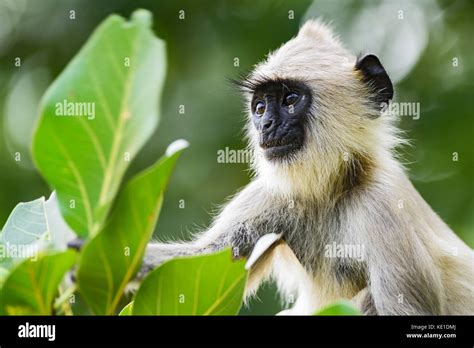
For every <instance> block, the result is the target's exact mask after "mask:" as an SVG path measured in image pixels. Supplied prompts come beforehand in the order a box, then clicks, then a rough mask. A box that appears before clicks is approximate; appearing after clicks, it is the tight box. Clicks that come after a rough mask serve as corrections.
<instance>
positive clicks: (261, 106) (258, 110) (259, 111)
mask: <svg viewBox="0 0 474 348" xmlns="http://www.w3.org/2000/svg"><path fill="white" fill-rule="evenodd" d="M265 109H266V105H265V103H264V102H263V101H261V100H260V101H259V102H257V104H255V114H256V115H257V116H262V115H263V114H264V113H265Z"/></svg>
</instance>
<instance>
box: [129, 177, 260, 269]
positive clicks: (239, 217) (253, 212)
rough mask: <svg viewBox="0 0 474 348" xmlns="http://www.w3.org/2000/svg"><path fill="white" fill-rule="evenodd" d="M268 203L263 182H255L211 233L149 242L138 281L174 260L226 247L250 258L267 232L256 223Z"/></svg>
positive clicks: (244, 190)
mask: <svg viewBox="0 0 474 348" xmlns="http://www.w3.org/2000/svg"><path fill="white" fill-rule="evenodd" d="M268 201H269V200H268V199H267V193H266V192H265V190H263V189H262V186H261V184H260V183H259V181H258V180H256V181H253V182H252V183H250V184H249V185H248V186H246V187H245V188H244V189H243V190H242V191H241V192H239V193H238V194H237V195H236V196H235V197H234V198H233V199H232V200H231V201H230V202H229V203H228V204H227V205H226V206H225V208H224V209H223V210H222V212H221V213H220V214H219V215H218V216H217V218H216V219H215V220H214V222H213V224H212V225H211V227H210V228H209V229H208V230H207V231H204V232H202V233H199V234H198V235H196V236H195V237H194V238H193V240H191V241H189V242H181V243H154V242H152V243H149V244H148V245H147V248H146V251H145V257H144V261H143V265H142V268H141V270H140V272H139V274H138V278H141V277H143V276H144V275H146V274H147V273H148V272H150V271H151V270H153V269H154V268H156V267H157V266H159V265H160V264H162V263H163V262H165V261H167V260H169V259H172V258H174V257H179V256H191V255H200V254H206V253H211V252H215V251H219V250H222V249H224V248H226V247H232V250H233V254H234V257H235V258H239V257H248V256H249V254H250V253H251V251H252V249H253V246H254V245H255V243H256V242H257V240H258V239H259V238H260V236H261V235H263V234H265V233H266V232H265V231H261V230H260V229H259V224H257V223H256V221H257V220H258V218H259V216H260V215H261V213H262V212H263V211H264V210H265V204H266V202H268ZM256 203H257V204H256Z"/></svg>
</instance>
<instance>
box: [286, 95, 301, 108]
mask: <svg viewBox="0 0 474 348" xmlns="http://www.w3.org/2000/svg"><path fill="white" fill-rule="evenodd" d="M299 97H300V95H299V94H298V93H296V92H288V93H286V94H285V96H284V97H283V104H284V105H286V106H290V105H293V104H295V103H296V102H297V101H298V99H299Z"/></svg>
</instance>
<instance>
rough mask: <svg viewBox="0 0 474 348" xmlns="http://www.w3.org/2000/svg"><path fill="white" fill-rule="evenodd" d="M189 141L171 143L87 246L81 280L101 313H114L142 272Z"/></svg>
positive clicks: (89, 301)
mask: <svg viewBox="0 0 474 348" xmlns="http://www.w3.org/2000/svg"><path fill="white" fill-rule="evenodd" d="M186 146H187V143H186V142H185V141H183V140H181V141H179V140H178V141H177V142H175V143H173V144H171V145H170V147H169V148H168V151H167V155H166V156H165V157H164V158H162V159H161V160H160V161H158V162H157V163H156V164H154V165H153V166H152V167H150V168H149V169H147V170H146V171H144V172H142V173H140V174H139V175H137V176H136V177H134V178H133V179H132V180H130V181H129V182H128V184H127V185H126V187H125V188H124V190H123V191H121V193H120V195H119V198H118V203H117V206H116V207H115V209H114V211H113V213H112V216H111V218H110V220H109V221H108V223H107V224H106V225H105V227H104V229H103V230H102V231H101V232H100V233H99V234H98V235H96V236H95V237H94V238H93V239H92V240H90V241H89V242H88V243H86V245H85V246H84V248H83V250H82V253H81V258H80V263H79V268H78V273H77V282H78V286H79V291H80V293H81V294H82V296H83V297H84V299H85V300H86V302H87V304H88V305H89V306H90V308H91V309H92V311H94V312H95V313H97V314H109V315H110V314H114V313H115V310H116V308H117V305H118V304H119V301H120V298H121V297H122V294H123V291H124V290H125V288H126V286H127V284H128V283H129V282H130V280H132V277H133V276H134V275H135V273H136V272H137V271H138V269H139V267H140V265H141V261H142V258H143V253H144V250H145V247H146V245H147V242H148V241H149V240H150V238H151V236H152V234H153V230H154V228H155V224H156V220H157V218H158V214H159V212H160V209H161V204H162V202H163V192H164V190H165V188H166V185H167V183H168V179H169V177H170V175H171V172H172V170H173V168H174V165H175V162H176V160H177V158H178V157H179V155H180V153H181V152H182V150H183V148H184V147H186Z"/></svg>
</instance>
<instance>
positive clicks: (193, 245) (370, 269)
mask: <svg viewBox="0 0 474 348" xmlns="http://www.w3.org/2000/svg"><path fill="white" fill-rule="evenodd" d="M240 86H241V88H242V89H243V91H244V94H245V96H246V99H247V103H248V114H249V116H248V125H247V134H248V139H249V147H250V149H252V151H254V154H255V160H254V163H253V164H252V166H253V170H254V173H255V175H254V178H253V180H252V181H251V182H250V183H249V184H248V185H247V186H246V187H245V188H244V189H242V190H241V191H240V192H239V193H238V194H237V195H236V196H235V197H234V198H233V199H232V200H231V201H230V202H229V203H228V204H227V205H226V206H225V207H224V208H223V210H222V212H221V213H220V214H219V215H218V216H217V217H216V218H215V220H214V222H213V223H212V225H211V226H210V228H209V229H208V230H207V231H204V232H202V233H200V234H198V235H197V236H195V238H194V239H193V240H192V241H190V242H182V243H169V244H166V243H150V244H149V245H148V247H147V251H146V255H145V258H144V264H143V268H142V274H144V273H146V272H148V271H150V270H151V269H153V268H155V267H156V266H157V265H159V264H161V263H162V262H164V261H166V260H168V259H170V258H173V257H176V256H185V255H197V254H203V253H209V252H213V251H218V250H221V249H223V248H225V247H232V248H233V250H234V256H235V257H249V255H250V254H251V252H252V250H253V248H254V246H255V244H256V243H257V241H258V240H259V239H260V238H261V237H262V236H265V235H267V234H272V233H274V234H277V235H278V236H279V238H280V239H279V240H277V241H276V242H275V243H273V244H272V246H271V247H269V248H268V250H266V252H264V253H263V255H262V256H261V257H259V258H258V260H256V261H255V262H254V263H253V265H252V267H251V269H250V275H249V281H248V285H247V289H246V294H247V295H251V294H253V293H255V291H256V290H257V288H258V286H259V284H261V282H262V281H264V280H266V279H268V278H273V279H274V280H275V281H276V284H277V286H278V289H279V291H280V292H281V294H282V296H283V297H284V298H287V299H288V298H292V297H293V296H294V298H295V301H294V304H293V307H292V308H291V309H289V310H287V311H285V313H286V314H313V313H314V312H315V311H316V310H317V309H318V308H320V307H321V306H324V305H326V304H328V303H330V302H332V301H335V300H339V299H352V300H353V301H354V303H356V304H357V306H358V307H359V308H360V309H361V310H362V311H363V313H365V314H374V315H375V314H378V315H414V314H474V252H473V250H472V249H470V248H469V247H468V246H467V245H465V244H464V243H463V242H462V241H461V240H460V239H459V238H458V237H457V236H456V235H455V234H454V233H453V232H452V231H451V229H450V228H449V227H448V226H447V225H446V224H445V223H444V222H443V221H442V220H441V219H440V217H438V215H437V214H436V213H435V212H434V211H433V210H432V209H431V208H430V207H429V205H428V204H427V203H426V202H425V201H424V200H423V198H422V197H421V196H420V194H419V193H418V192H417V191H416V189H415V188H414V187H413V185H412V184H411V183H410V181H409V179H408V177H407V175H406V174H405V170H404V168H403V166H402V165H401V164H400V162H399V161H398V160H397V158H396V155H395V148H396V147H397V146H398V145H400V144H402V143H404V141H403V140H402V138H401V136H400V131H399V130H397V128H396V126H395V121H396V119H395V117H394V116H392V115H385V114H383V112H382V111H383V110H382V109H383V108H381V105H383V103H388V102H389V101H390V100H391V99H392V97H393V87H392V83H391V81H390V78H389V77H388V75H387V72H386V71H385V69H384V68H383V66H382V64H381V63H380V61H379V60H378V58H377V57H376V56H374V55H366V56H363V57H359V58H356V57H355V56H353V55H352V54H351V53H349V52H348V51H347V50H346V49H345V48H343V46H342V45H341V44H340V42H339V41H338V39H337V38H336V37H335V36H334V34H333V33H332V32H331V30H330V29H329V28H328V27H327V26H325V25H324V24H322V23H321V22H319V21H308V22H307V23H306V24H305V25H304V26H303V27H302V28H301V29H300V31H299V33H298V35H297V36H296V37H294V38H293V39H291V40H290V41H288V42H287V43H285V44H284V45H283V46H281V47H280V48H279V49H278V50H276V51H275V52H273V53H271V54H270V55H269V56H268V57H267V59H266V60H265V61H264V62H262V63H260V64H258V65H257V66H256V68H255V70H254V71H253V72H252V73H251V74H250V75H249V76H248V77H246V78H245V79H244V80H243V81H241V82H240ZM328 246H361V248H360V250H363V251H364V253H363V257H360V258H359V257H357V258H355V257H334V255H332V256H331V255H328V250H329V251H330V247H328Z"/></svg>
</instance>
